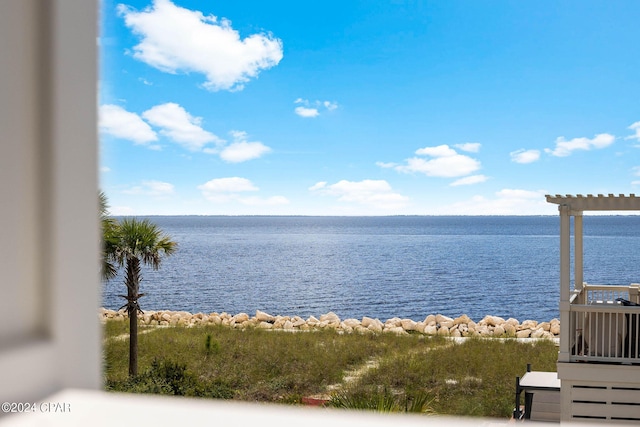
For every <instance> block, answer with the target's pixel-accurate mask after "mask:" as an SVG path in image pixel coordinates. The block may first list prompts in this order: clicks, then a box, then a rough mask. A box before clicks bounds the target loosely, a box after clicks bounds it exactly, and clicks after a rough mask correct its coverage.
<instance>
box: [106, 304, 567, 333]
mask: <svg viewBox="0 0 640 427" xmlns="http://www.w3.org/2000/svg"><path fill="white" fill-rule="evenodd" d="M99 317H100V319H101V320H102V321H106V320H108V319H113V320H124V319H127V318H128V315H127V313H126V312H125V311H124V310H119V311H115V310H109V309H105V308H102V309H100V313H99ZM138 319H139V321H140V322H141V323H142V324H144V325H148V326H184V327H193V326H197V325H222V326H228V327H232V328H237V329H246V328H259V329H276V330H284V331H309V330H318V329H334V330H336V331H338V332H340V333H353V332H356V333H393V334H398V335H404V334H409V333H419V334H424V335H442V336H447V337H456V338H458V337H506V338H548V339H554V338H558V337H559V335H560V321H559V320H558V319H552V320H550V321H549V322H538V321H535V320H525V321H523V322H522V323H520V322H519V321H518V320H517V319H513V318H509V319H506V320H505V319H503V318H501V317H498V316H489V315H487V316H485V317H484V318H483V319H482V320H480V321H479V322H474V321H473V320H472V319H470V318H469V317H468V316H467V315H462V316H460V317H456V318H455V319H454V318H451V317H447V316H443V315H441V314H437V315H433V314H430V315H428V316H427V317H425V319H424V320H423V321H420V322H416V321H415V320H412V319H400V318H398V317H393V318H391V319H387V320H386V321H385V322H382V321H381V320H379V319H377V318H375V319H374V318H371V317H366V316H365V317H363V318H362V319H344V320H341V319H340V318H339V317H338V316H337V315H336V314H335V313H333V312H329V313H327V314H323V315H321V316H320V317H319V318H316V317H315V316H310V317H309V318H307V319H303V318H301V317H300V316H280V315H278V316H274V315H271V314H269V313H266V312H264V311H260V310H257V311H256V314H255V315H254V316H249V315H248V314H247V313H238V314H235V315H232V314H229V313H215V312H214V313H195V314H194V313H189V312H186V311H167V310H160V311H145V312H144V313H141V314H139V315H138Z"/></svg>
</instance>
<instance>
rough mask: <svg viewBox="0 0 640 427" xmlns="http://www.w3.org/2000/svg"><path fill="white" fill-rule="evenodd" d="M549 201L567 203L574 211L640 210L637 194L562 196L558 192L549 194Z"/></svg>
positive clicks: (639, 199)
mask: <svg viewBox="0 0 640 427" xmlns="http://www.w3.org/2000/svg"><path fill="white" fill-rule="evenodd" d="M546 197H547V202H548V203H555V204H557V205H567V206H569V208H570V209H571V210H572V211H635V210H640V197H636V195H635V194H629V195H628V196H625V195H624V194H619V195H617V196H615V195H613V194H609V195H607V196H605V195H603V194H598V195H597V196H594V195H592V194H587V195H586V196H583V195H582V194H578V195H575V196H572V195H570V194H567V195H565V196H561V195H559V194H556V195H555V196H551V195H547V196H546Z"/></svg>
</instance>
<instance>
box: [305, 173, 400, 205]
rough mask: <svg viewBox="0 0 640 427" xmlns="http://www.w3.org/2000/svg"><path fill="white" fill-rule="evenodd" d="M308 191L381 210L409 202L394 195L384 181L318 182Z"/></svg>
mask: <svg viewBox="0 0 640 427" xmlns="http://www.w3.org/2000/svg"><path fill="white" fill-rule="evenodd" d="M309 190H311V191H318V192H320V193H321V194H325V195H329V196H335V197H337V198H338V200H339V201H342V202H349V203H357V204H361V205H365V206H370V207H375V208H381V209H398V208H402V207H405V206H406V205H407V204H408V202H409V198H408V197H405V196H403V195H401V194H399V193H395V192H394V191H393V189H392V188H391V186H390V185H389V183H388V182H387V181H384V180H371V179H365V180H363V181H347V180H342V181H339V182H337V183H335V184H331V185H327V183H326V182H318V183H317V184H315V185H313V186H312V187H310V188H309Z"/></svg>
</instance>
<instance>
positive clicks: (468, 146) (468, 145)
mask: <svg viewBox="0 0 640 427" xmlns="http://www.w3.org/2000/svg"><path fill="white" fill-rule="evenodd" d="M455 146H456V147H457V148H459V149H461V150H462V151H467V152H469V153H477V152H478V151H480V146H481V144H480V143H479V142H465V143H464V144H455Z"/></svg>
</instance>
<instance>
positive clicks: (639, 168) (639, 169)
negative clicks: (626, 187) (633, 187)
mask: <svg viewBox="0 0 640 427" xmlns="http://www.w3.org/2000/svg"><path fill="white" fill-rule="evenodd" d="M631 172H632V173H633V174H634V175H635V176H640V166H634V167H632V168H631Z"/></svg>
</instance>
